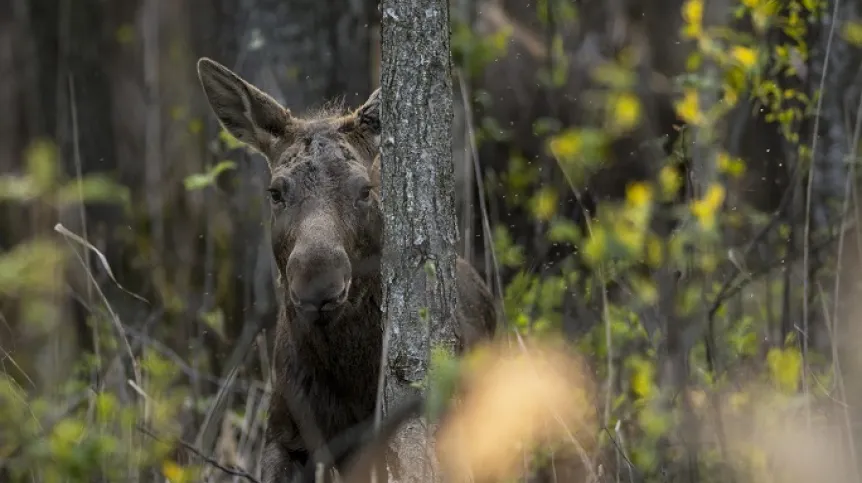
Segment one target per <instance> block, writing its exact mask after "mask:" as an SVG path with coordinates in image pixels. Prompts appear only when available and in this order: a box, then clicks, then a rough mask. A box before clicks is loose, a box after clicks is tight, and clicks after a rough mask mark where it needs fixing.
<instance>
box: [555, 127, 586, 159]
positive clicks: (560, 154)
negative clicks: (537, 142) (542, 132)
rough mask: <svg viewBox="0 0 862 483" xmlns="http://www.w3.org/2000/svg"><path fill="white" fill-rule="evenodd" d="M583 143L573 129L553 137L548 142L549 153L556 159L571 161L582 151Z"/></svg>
mask: <svg viewBox="0 0 862 483" xmlns="http://www.w3.org/2000/svg"><path fill="white" fill-rule="evenodd" d="M583 147H584V142H583V139H582V138H581V135H580V133H578V131H576V130H574V129H570V130H568V131H565V132H563V133H561V134H559V135H558V136H554V137H553V138H552V139H551V142H550V148H551V153H552V154H553V155H554V156H555V157H557V158H558V159H571V158H574V157H576V156H578V155H579V154H581V151H582V150H583Z"/></svg>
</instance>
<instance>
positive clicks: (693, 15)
mask: <svg viewBox="0 0 862 483" xmlns="http://www.w3.org/2000/svg"><path fill="white" fill-rule="evenodd" d="M682 18H683V20H685V22H686V26H685V28H684V29H683V35H684V36H686V37H689V38H694V37H698V36H700V34H701V33H702V31H703V27H702V24H703V0H688V1H687V2H685V3H684V4H683V6H682Z"/></svg>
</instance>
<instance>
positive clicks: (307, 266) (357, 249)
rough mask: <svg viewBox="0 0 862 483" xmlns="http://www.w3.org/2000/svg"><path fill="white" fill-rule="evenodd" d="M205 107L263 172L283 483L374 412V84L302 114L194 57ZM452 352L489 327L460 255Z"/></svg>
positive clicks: (489, 313) (378, 323)
mask: <svg viewBox="0 0 862 483" xmlns="http://www.w3.org/2000/svg"><path fill="white" fill-rule="evenodd" d="M198 75H199V77H200V80H201V84H202V86H203V89H204V92H205V94H206V96H207V99H208V100H209V103H210V106H211V107H212V109H213V111H214V112H215V114H216V115H217V117H218V119H219V121H220V122H221V124H222V125H223V126H224V127H225V129H227V130H228V131H229V132H230V133H231V134H232V135H233V136H235V137H236V138H237V139H239V140H240V141H242V142H244V143H245V144H247V145H248V146H250V147H252V148H254V149H256V150H257V151H259V152H261V153H262V154H263V155H264V156H265V157H266V158H267V161H268V162H269V166H270V169H271V172H272V180H271V184H270V188H269V193H270V198H271V201H272V220H271V224H272V247H273V253H274V255H275V260H276V264H277V266H278V272H279V283H278V287H277V290H278V292H279V293H278V297H279V301H280V303H279V305H280V308H279V316H278V324H277V331H276V332H277V335H276V346H275V347H276V349H275V352H276V353H275V357H274V362H273V364H274V367H273V368H274V375H275V378H276V383H275V384H274V395H273V399H272V402H271V408H270V416H269V427H268V430H267V435H266V439H267V448H266V451H265V456H264V461H263V481H264V482H265V483H272V482H275V481H289V480H290V479H292V478H293V477H294V475H295V474H296V473H297V472H298V471H299V470H301V468H302V466H303V465H304V464H305V463H306V461H307V460H308V458H309V454H310V453H312V452H314V451H315V450H316V449H318V448H320V447H321V446H322V445H323V444H324V443H325V442H326V441H329V440H330V439H332V438H333V437H334V436H336V435H338V434H339V433H341V432H342V431H344V430H346V429H348V428H350V427H352V426H354V425H356V424H358V423H361V422H363V421H365V420H367V419H368V418H369V417H371V416H372V415H373V412H374V406H375V402H376V391H377V378H378V372H379V369H380V353H381V345H382V335H383V332H382V330H383V329H382V327H383V324H382V320H381V313H380V300H381V295H382V282H381V277H380V254H381V248H382V247H381V243H382V234H383V216H382V212H381V209H380V201H379V185H380V176H379V171H380V166H379V155H378V142H379V137H380V100H379V90H377V91H375V92H374V93H373V94H372V95H371V96H370V97H369V99H368V100H367V101H366V103H365V104H364V105H363V106H362V107H360V108H359V109H357V110H356V111H354V112H352V113H349V114H347V115H342V114H339V113H335V112H322V113H319V114H318V115H316V116H315V117H314V118H306V119H299V118H297V117H294V116H293V115H292V114H291V113H290V111H289V110H288V109H285V108H283V107H282V106H280V105H279V104H278V103H277V102H276V101H275V100H274V99H272V98H271V97H269V96H268V95H266V94H264V93H263V92H261V91H260V90H258V89H256V88H255V87H253V86H252V85H250V84H248V83H247V82H246V81H244V80H243V79H241V78H240V77H239V76H237V75H236V74H234V73H233V72H231V71H230V70H229V69H227V68H226V67H224V66H222V65H220V64H218V63H216V62H213V61H211V60H209V59H201V60H200V61H199V62H198ZM457 277H458V294H459V297H460V303H459V310H458V317H457V318H458V321H457V322H458V325H457V332H458V335H459V348H458V350H459V352H460V351H462V350H463V349H465V348H469V347H471V346H473V345H474V344H475V343H476V342H478V341H479V340H480V339H482V338H484V337H491V336H493V334H494V331H495V327H496V307H495V304H494V302H493V299H492V296H491V293H490V292H489V290H488V288H487V287H486V286H485V284H484V283H483V282H482V280H481V278H480V277H479V275H478V274H477V273H476V271H475V270H474V269H473V268H472V267H471V266H470V265H468V264H467V263H466V262H465V261H464V260H462V259H460V258H459V259H458V261H457Z"/></svg>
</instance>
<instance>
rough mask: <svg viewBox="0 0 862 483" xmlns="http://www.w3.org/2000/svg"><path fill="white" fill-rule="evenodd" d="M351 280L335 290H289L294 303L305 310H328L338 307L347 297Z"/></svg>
mask: <svg viewBox="0 0 862 483" xmlns="http://www.w3.org/2000/svg"><path fill="white" fill-rule="evenodd" d="M349 289H350V282H349V281H347V282H345V283H343V284H340V285H339V286H338V289H337V291H334V290H331V289H330V290H316V291H311V292H309V293H304V294H299V293H297V291H295V290H294V289H293V288H291V289H290V290H289V293H290V295H289V296H290V299H291V301H292V302H293V304H294V305H295V306H296V307H297V308H299V309H300V310H302V311H303V312H328V311H331V310H334V309H336V308H337V307H338V306H339V305H341V304H342V303H344V301H345V300H346V299H347V293H348V290H349Z"/></svg>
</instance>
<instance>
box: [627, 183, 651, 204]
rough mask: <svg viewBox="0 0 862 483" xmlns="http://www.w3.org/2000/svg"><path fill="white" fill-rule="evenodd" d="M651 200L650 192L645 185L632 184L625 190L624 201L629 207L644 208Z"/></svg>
mask: <svg viewBox="0 0 862 483" xmlns="http://www.w3.org/2000/svg"><path fill="white" fill-rule="evenodd" d="M651 199H652V190H651V189H650V187H649V185H647V184H646V183H632V184H630V185H629V186H628V187H627V188H626V201H627V202H628V203H629V204H630V205H631V206H634V207H642V206H645V205H647V204H648V203H649V202H650V200H651Z"/></svg>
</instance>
